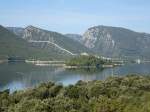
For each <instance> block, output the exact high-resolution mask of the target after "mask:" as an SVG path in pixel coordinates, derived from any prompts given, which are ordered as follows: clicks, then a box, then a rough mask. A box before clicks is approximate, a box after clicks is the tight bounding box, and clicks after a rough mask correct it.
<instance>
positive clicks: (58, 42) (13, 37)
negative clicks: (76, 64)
mask: <svg viewBox="0 0 150 112" xmlns="http://www.w3.org/2000/svg"><path fill="white" fill-rule="evenodd" d="M0 42H1V44H0V46H1V47H0V55H1V57H2V56H3V57H8V56H11V55H12V56H23V55H24V57H27V58H31V57H32V58H33V57H36V58H39V57H47V58H45V59H51V60H58V59H60V60H62V59H66V58H70V57H72V56H75V55H78V54H80V53H84V52H86V53H88V54H93V55H101V56H105V57H110V58H120V57H121V58H132V59H133V58H136V59H137V58H150V50H149V49H150V34H146V33H139V32H135V31H132V30H129V29H125V28H120V27H110V26H95V27H91V28H89V29H88V30H87V31H86V32H85V33H84V34H83V35H79V34H61V33H58V32H53V31H47V30H43V29H41V28H36V27H34V26H28V27H26V28H18V27H7V28H4V27H2V26H1V27H0ZM4 43H5V44H4ZM22 43H24V44H22ZM10 45H11V47H10ZM7 46H9V47H7ZM10 48H11V49H10ZM31 48H32V50H31ZM25 49H28V50H25ZM4 51H5V52H4ZM20 51H21V52H22V53H21V54H20V53H19V52H20ZM26 51H28V53H26ZM35 51H36V53H38V54H40V56H39V55H38V56H37V54H36V53H35ZM11 52H13V53H11ZM30 52H31V54H30ZM33 52H34V53H33Z"/></svg>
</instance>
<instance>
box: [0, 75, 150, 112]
mask: <svg viewBox="0 0 150 112" xmlns="http://www.w3.org/2000/svg"><path fill="white" fill-rule="evenodd" d="M149 99H150V77H148V76H136V75H130V76H126V77H110V78H108V79H107V80H104V81H90V82H83V81H78V82H77V83H76V84H75V85H69V86H67V87H63V86H62V85H56V84H54V83H52V82H49V83H43V84H41V85H40V86H38V87H35V88H34V89H28V90H25V91H16V92H14V93H12V94H9V90H5V91H3V92H0V112H150V106H149V105H150V100H149Z"/></svg>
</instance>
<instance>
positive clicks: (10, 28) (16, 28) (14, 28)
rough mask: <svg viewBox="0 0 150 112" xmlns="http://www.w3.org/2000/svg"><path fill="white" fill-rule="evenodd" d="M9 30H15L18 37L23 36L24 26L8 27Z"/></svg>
mask: <svg viewBox="0 0 150 112" xmlns="http://www.w3.org/2000/svg"><path fill="white" fill-rule="evenodd" d="M6 28H7V29H8V30H9V31H11V32H13V33H14V34H15V35H17V36H18V37H22V36H23V32H24V28H21V27H6Z"/></svg>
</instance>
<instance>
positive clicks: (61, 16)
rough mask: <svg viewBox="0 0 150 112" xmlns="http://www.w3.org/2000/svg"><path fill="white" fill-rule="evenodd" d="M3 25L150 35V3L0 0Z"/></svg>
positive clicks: (137, 0) (134, 0)
mask: <svg viewBox="0 0 150 112" xmlns="http://www.w3.org/2000/svg"><path fill="white" fill-rule="evenodd" d="M0 24H1V25H3V26H12V27H26V26H28V25H33V26H36V27H40V28H43V29H47V30H50V31H57V32H60V33H63V34H65V33H78V34H83V33H84V32H85V31H86V30H87V29H88V28H90V27H93V26H97V25H106V26H116V27H125V28H129V29H132V30H134V31H138V32H147V33H150V0H0Z"/></svg>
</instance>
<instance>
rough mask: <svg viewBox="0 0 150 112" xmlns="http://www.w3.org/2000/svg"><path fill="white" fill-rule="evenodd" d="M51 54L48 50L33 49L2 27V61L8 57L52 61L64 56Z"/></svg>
mask: <svg viewBox="0 0 150 112" xmlns="http://www.w3.org/2000/svg"><path fill="white" fill-rule="evenodd" d="M54 55H55V54H53V55H52V54H49V53H48V52H47V51H46V50H42V49H37V48H35V47H32V45H31V44H29V43H28V42H27V41H25V40H24V39H22V38H19V37H18V36H16V35H15V34H14V33H12V32H10V31H8V30H7V29H6V28H4V27H3V26H0V59H7V58H8V57H11V56H14V57H23V58H27V59H32V58H36V59H51V60H53V59H54V57H55V58H56V59H57V58H62V56H60V57H59V56H56V55H55V56H54Z"/></svg>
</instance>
